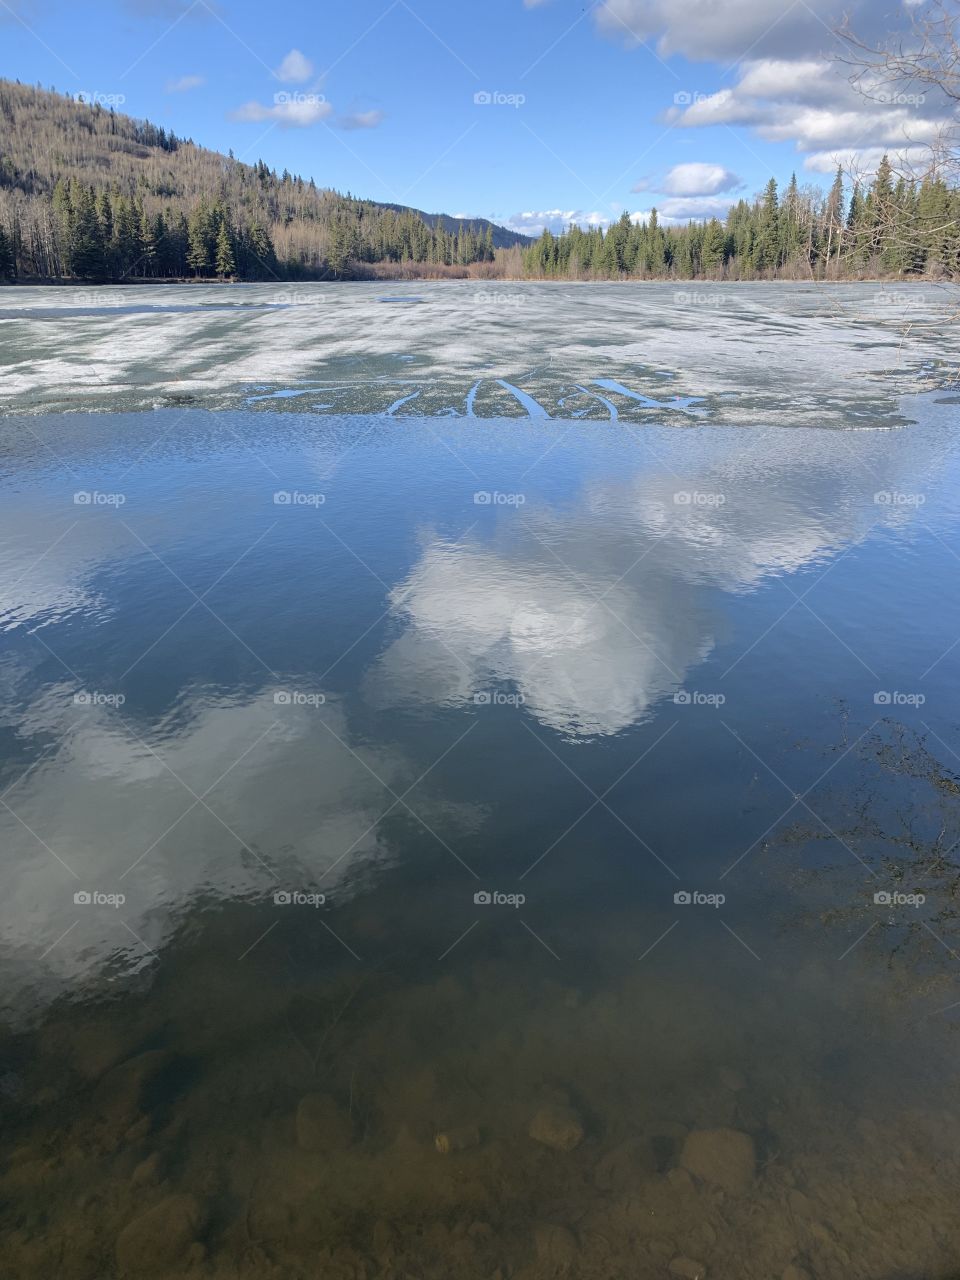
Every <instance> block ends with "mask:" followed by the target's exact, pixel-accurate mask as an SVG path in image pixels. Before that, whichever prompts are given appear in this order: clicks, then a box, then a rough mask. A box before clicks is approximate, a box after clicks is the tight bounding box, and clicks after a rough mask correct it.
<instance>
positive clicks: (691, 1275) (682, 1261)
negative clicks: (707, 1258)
mask: <svg viewBox="0 0 960 1280" xmlns="http://www.w3.org/2000/svg"><path fill="white" fill-rule="evenodd" d="M668 1270H669V1272H670V1274H671V1275H672V1276H682V1277H683V1280H706V1275H707V1268H706V1267H705V1266H704V1265H703V1263H702V1262H694V1260H693V1259H692V1258H674V1259H673V1261H672V1262H671V1263H670V1266H669V1267H668Z"/></svg>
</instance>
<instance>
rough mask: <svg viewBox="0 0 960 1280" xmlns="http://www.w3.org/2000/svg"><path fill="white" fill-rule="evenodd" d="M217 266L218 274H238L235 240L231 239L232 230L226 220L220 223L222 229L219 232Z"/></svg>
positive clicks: (225, 275) (226, 275)
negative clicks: (234, 253)
mask: <svg viewBox="0 0 960 1280" xmlns="http://www.w3.org/2000/svg"><path fill="white" fill-rule="evenodd" d="M216 267H217V275H218V276H224V277H228V276H233V275H236V271H237V264H236V261H235V259H234V256H233V242H232V241H231V239H230V232H229V231H228V230H227V224H226V222H221V223H220V230H219V231H218V232H217V261H216Z"/></svg>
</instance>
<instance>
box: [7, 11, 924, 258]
mask: <svg viewBox="0 0 960 1280" xmlns="http://www.w3.org/2000/svg"><path fill="white" fill-rule="evenodd" d="M915 7H916V6H909V5H904V4H903V3H901V2H900V0H890V3H887V0H853V3H850V0H846V3H845V4H840V3H835V0H793V2H791V0H594V2H593V3H586V4H585V3H583V2H582V0H483V3H476V2H475V0H458V2H455V3H450V0H353V2H352V3H351V4H342V3H333V2H332V0H327V2H326V3H321V4H317V3H316V0H314V3H308V2H306V0H276V2H275V3H273V4H264V3H263V2H262V0H258V2H257V3H251V2H250V0H84V2H83V3H82V4H77V3H75V0H74V2H71V3H67V2H66V0H0V48H2V50H3V57H2V62H0V73H2V74H3V75H5V76H7V77H11V78H16V79H20V80H22V81H27V82H39V83H42V84H44V85H47V86H49V85H54V86H56V88H58V89H60V90H61V91H66V92H70V93H84V94H87V95H95V96H97V97H99V98H100V99H101V100H102V101H105V102H111V101H112V102H115V103H116V104H117V106H118V109H119V110H123V111H126V112H128V113H130V114H132V115H135V116H140V117H144V116H145V117H148V118H150V119H151V120H153V121H155V122H156V123H158V124H164V125H167V126H169V127H171V128H172V129H174V130H175V131H176V132H177V133H179V134H181V135H187V136H190V137H192V138H193V139H194V140H195V141H197V142H199V143H202V144H203V145H206V146H210V147H213V148H216V149H219V150H222V151H227V150H228V149H232V150H233V152H234V154H235V155H237V156H238V157H239V158H240V159H243V160H247V161H251V162H252V161H254V160H256V159H258V158H263V159H264V160H265V161H266V162H267V163H268V164H269V165H270V166H271V167H273V168H276V169H277V170H282V169H283V168H288V169H289V170H290V171H291V172H297V173H302V174H303V175H304V176H307V177H313V178H314V179H315V180H316V182H317V183H318V184H320V185H325V186H333V187H336V188H338V189H339V190H342V191H347V190H349V191H351V192H353V193H354V194H357V195H364V196H369V197H371V198H373V199H379V200H390V201H395V202H397V203H404V204H412V205H415V206H417V207H419V208H423V209H427V210H430V211H443V212H447V213H454V214H466V215H470V216H484V217H490V218H493V219H495V220H496V221H498V222H502V223H505V224H508V225H512V226H516V227H517V228H519V229H523V230H528V231H532V232H534V233H535V232H538V231H539V230H540V228H541V227H542V226H544V225H550V226H552V227H554V228H555V229H556V228H558V227H560V226H562V225H563V224H564V223H565V222H567V221H569V220H570V219H571V218H575V219H577V220H578V221H581V222H600V223H605V222H607V221H610V220H613V219H615V218H616V217H618V216H619V214H620V213H621V212H622V211H623V210H624V209H626V210H628V211H629V212H630V213H631V214H641V213H644V212H646V211H647V210H649V209H650V207H651V206H652V205H656V206H657V207H658V208H659V209H661V211H663V212H664V213H665V214H666V216H667V218H668V220H671V219H672V220H676V221H685V220H686V219H687V218H688V217H691V216H692V217H700V216H705V215H707V214H709V213H710V212H713V211H714V210H720V209H724V208H726V206H727V205H728V204H729V203H730V202H731V201H732V200H735V199H737V198H738V197H739V195H740V194H741V193H743V194H746V195H748V196H752V195H753V194H754V193H755V192H756V191H757V190H758V189H759V188H760V187H762V186H763V184H764V183H765V182H766V181H767V180H768V178H769V177H770V176H771V175H772V176H774V177H776V178H777V179H778V180H780V181H786V180H787V179H788V178H789V175H790V173H791V171H792V170H794V169H795V170H796V171H797V173H798V177H799V179H800V181H801V182H806V181H817V182H823V181H824V180H825V175H827V176H826V181H829V175H830V174H832V171H833V169H834V168H835V167H836V163H837V161H838V160H842V161H843V162H844V163H856V164H860V165H862V166H864V167H866V168H869V167H870V165H872V164H875V163H876V160H877V159H878V157H879V154H880V153H881V152H882V150H883V149H884V148H891V149H893V150H895V151H897V150H898V151H904V150H910V149H911V148H912V149H913V150H917V149H918V148H919V147H922V144H923V140H924V138H925V137H927V136H929V133H930V132H931V131H932V130H933V128H934V127H935V124H936V121H937V119H938V118H939V114H940V106H939V104H932V103H925V104H920V103H913V102H907V103H904V102H901V101H887V102H880V103H877V102H873V103H867V102H865V101H864V100H863V99H862V98H861V97H860V96H858V95H857V94H856V93H855V92H854V91H853V90H852V89H851V88H850V86H849V84H848V83H847V74H848V73H847V72H846V70H845V69H844V68H843V67H842V66H840V65H838V64H836V63H835V62H833V61H831V60H830V59H829V57H828V56H825V55H828V54H829V53H831V52H837V51H838V50H839V48H840V45H839V42H838V40H837V38H836V36H835V35H834V34H833V31H832V28H834V27H835V26H836V25H837V23H838V22H839V20H840V16H841V12H842V10H843V9H846V10H847V11H848V12H852V19H853V23H854V25H855V26H856V27H857V30H858V31H860V32H863V33H864V34H865V35H867V36H876V35H878V34H880V33H882V32H885V31H887V30H889V29H891V28H894V27H902V26H903V25H904V23H905V22H906V21H907V20H908V16H909V13H910V9H911V8H915ZM478 95H479V96H478Z"/></svg>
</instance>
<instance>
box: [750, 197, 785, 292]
mask: <svg viewBox="0 0 960 1280" xmlns="http://www.w3.org/2000/svg"><path fill="white" fill-rule="evenodd" d="M780 261H781V250H780V208H779V203H778V200H777V180H776V178H771V179H770V181H769V182H768V183H767V185H766V188H765V189H764V193H763V200H762V201H761V204H760V214H759V218H758V228H757V239H756V243H755V244H754V249H753V265H754V267H755V268H756V269H757V270H758V271H768V272H773V271H775V270H776V268H777V267H778V266H779V265H780Z"/></svg>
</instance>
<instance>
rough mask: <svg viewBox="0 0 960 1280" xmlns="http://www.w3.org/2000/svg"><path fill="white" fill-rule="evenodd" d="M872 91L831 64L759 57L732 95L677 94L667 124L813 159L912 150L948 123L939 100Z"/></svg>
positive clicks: (743, 73)
mask: <svg viewBox="0 0 960 1280" xmlns="http://www.w3.org/2000/svg"><path fill="white" fill-rule="evenodd" d="M876 93H877V94H878V95H880V97H879V99H875V100H868V99H866V98H865V97H864V96H863V95H862V94H861V93H859V92H857V90H856V89H855V88H854V87H853V86H852V85H851V84H850V83H849V82H848V80H847V79H846V76H845V74H844V69H843V68H840V67H838V66H837V65H836V64H834V63H830V62H823V63H811V62H809V61H808V60H805V59H801V60H797V61H796V62H789V61H785V60H783V59H757V60H755V61H751V62H747V63H745V64H744V65H743V67H742V68H741V72H740V76H739V79H738V81H737V83H736V84H735V85H734V86H733V87H731V88H729V89H722V90H720V91H719V92H718V93H714V94H709V95H702V94H701V95H696V94H694V95H690V94H680V95H677V97H678V99H679V104H678V105H677V106H674V107H673V108H671V109H670V110H668V111H667V112H666V115H665V119H666V120H667V122H668V123H671V124H674V125H676V126H677V127H679V128H684V129H694V128H705V127H708V126H714V125H728V126H732V125H741V126H744V127H747V128H750V129H753V130H754V131H755V132H756V133H757V134H758V135H759V136H760V137H761V138H763V139H764V140H765V141H767V142H793V143H794V144H795V146H796V148H797V150H798V151H802V152H811V153H816V154H818V155H819V154H821V153H824V152H829V153H833V152H840V151H843V152H848V153H853V152H856V151H857V150H861V151H869V150H871V149H873V148H877V147H879V148H881V149H882V148H887V149H888V150H903V149H906V148H916V147H918V146H923V145H924V144H929V143H931V142H933V140H934V139H935V138H936V136H937V134H938V133H939V132H940V130H941V129H943V128H944V126H945V124H946V120H947V117H946V112H945V111H944V109H943V105H942V104H941V103H940V102H939V101H936V100H934V99H932V98H930V99H928V98H925V97H924V96H923V95H919V96H917V97H916V98H912V97H909V96H908V97H907V98H904V97H903V95H900V96H898V95H897V94H896V92H895V90H892V89H891V88H890V86H884V87H883V88H880V87H878V88H877V90H876ZM883 96H886V98H887V100H886V101H884V100H883ZM691 98H692V100H691ZM830 167H834V166H830Z"/></svg>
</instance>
